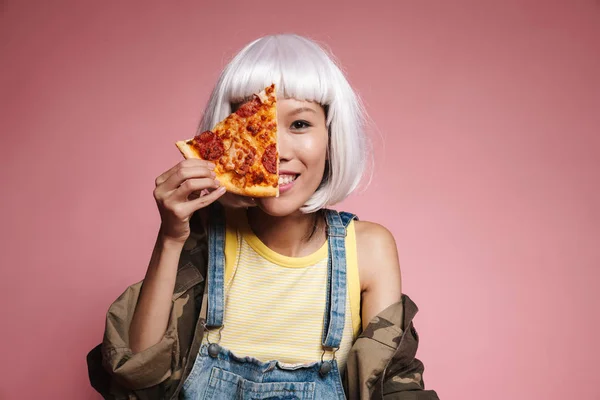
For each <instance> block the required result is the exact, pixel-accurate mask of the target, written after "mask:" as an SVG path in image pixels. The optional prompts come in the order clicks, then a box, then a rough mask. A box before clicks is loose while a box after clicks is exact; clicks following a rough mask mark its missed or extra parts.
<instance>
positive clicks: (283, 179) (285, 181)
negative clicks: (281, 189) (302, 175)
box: [279, 174, 298, 186]
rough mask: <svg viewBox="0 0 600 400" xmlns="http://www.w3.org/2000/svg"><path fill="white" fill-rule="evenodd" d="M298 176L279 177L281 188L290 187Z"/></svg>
mask: <svg viewBox="0 0 600 400" xmlns="http://www.w3.org/2000/svg"><path fill="white" fill-rule="evenodd" d="M296 178H298V175H287V174H286V175H279V186H283V185H288V184H290V183H292V182H294V181H295V180H296Z"/></svg>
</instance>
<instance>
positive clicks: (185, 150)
mask: <svg viewBox="0 0 600 400" xmlns="http://www.w3.org/2000/svg"><path fill="white" fill-rule="evenodd" d="M175 146H177V148H178V149H179V151H180V152H181V154H182V155H183V157H185V158H186V159H188V158H198V159H199V158H200V157H199V156H198V154H196V152H195V151H194V150H193V149H192V146H190V145H189V144H187V143H186V141H185V140H179V141H177V142H175ZM171 148H172V147H171Z"/></svg>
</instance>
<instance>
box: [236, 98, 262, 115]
mask: <svg viewBox="0 0 600 400" xmlns="http://www.w3.org/2000/svg"><path fill="white" fill-rule="evenodd" d="M261 104H262V103H261V102H260V99H259V98H258V97H254V98H253V99H252V100H250V101H247V102H246V103H244V104H242V105H241V106H240V108H238V110H237V111H236V112H235V113H236V114H237V115H239V116H240V117H242V118H248V117H250V116H252V115H254V114H256V113H257V112H258V110H259V108H260V105H261Z"/></svg>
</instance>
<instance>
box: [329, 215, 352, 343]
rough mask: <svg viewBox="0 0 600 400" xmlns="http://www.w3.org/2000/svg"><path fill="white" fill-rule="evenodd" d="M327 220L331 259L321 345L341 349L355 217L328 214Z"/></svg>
mask: <svg viewBox="0 0 600 400" xmlns="http://www.w3.org/2000/svg"><path fill="white" fill-rule="evenodd" d="M325 217H326V220H327V237H328V241H329V257H328V261H327V297H326V299H325V315H324V318H323V342H322V344H323V347H325V348H329V349H339V347H340V344H341V342H342V335H343V333H344V323H345V317H346V290H347V288H346V287H347V283H346V281H347V280H346V230H347V227H348V225H349V224H350V222H351V221H352V220H353V219H355V218H356V216H354V215H352V214H349V213H339V212H337V211H335V210H325Z"/></svg>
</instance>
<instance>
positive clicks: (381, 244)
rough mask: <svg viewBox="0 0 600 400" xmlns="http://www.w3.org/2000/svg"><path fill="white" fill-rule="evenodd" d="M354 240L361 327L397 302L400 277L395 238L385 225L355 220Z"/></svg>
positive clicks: (399, 293)
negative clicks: (359, 291) (359, 290)
mask: <svg viewBox="0 0 600 400" xmlns="http://www.w3.org/2000/svg"><path fill="white" fill-rule="evenodd" d="M356 242H357V253H358V268H359V275H360V282H361V293H362V296H361V297H362V301H361V314H362V325H363V329H365V328H366V327H367V325H368V324H369V322H370V321H371V320H372V319H373V318H374V317H375V316H376V315H377V314H379V313H380V312H381V311H383V310H385V309H386V308H387V307H389V306H390V305H392V304H394V303H396V302H398V301H400V299H401V296H402V278H401V274H400V263H399V261H398V250H397V248H396V241H395V240H394V237H393V236H392V234H391V233H390V232H389V231H388V230H387V229H386V228H384V227H383V226H381V225H378V224H374V223H371V222H362V221H361V222H358V221H357V222H356Z"/></svg>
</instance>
